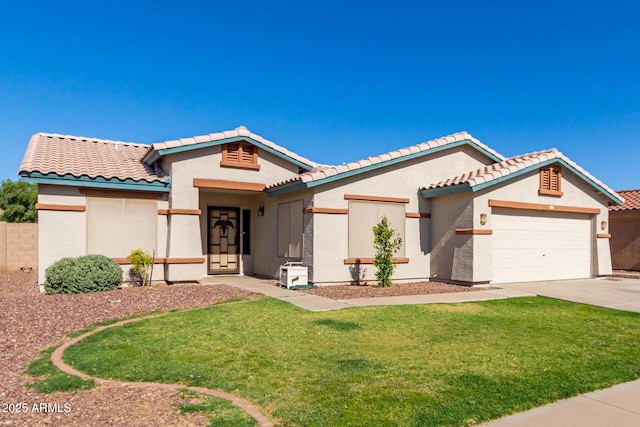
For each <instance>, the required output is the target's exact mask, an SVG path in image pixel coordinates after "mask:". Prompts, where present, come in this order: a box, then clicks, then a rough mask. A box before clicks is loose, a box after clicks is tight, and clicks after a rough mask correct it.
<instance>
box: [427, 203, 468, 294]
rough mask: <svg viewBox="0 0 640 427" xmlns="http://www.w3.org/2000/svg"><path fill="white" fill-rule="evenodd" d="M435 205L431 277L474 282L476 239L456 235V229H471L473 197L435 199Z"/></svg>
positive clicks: (433, 204) (432, 215) (432, 225)
mask: <svg viewBox="0 0 640 427" xmlns="http://www.w3.org/2000/svg"><path fill="white" fill-rule="evenodd" d="M431 206H432V207H431V233H432V234H431V240H432V251H431V260H430V261H431V262H430V266H431V268H430V276H431V278H433V279H434V280H448V281H459V282H471V281H473V270H474V269H473V261H474V259H473V244H474V239H473V237H474V236H472V235H467V234H456V229H465V228H471V225H472V223H473V196H472V194H470V193H463V194H453V195H449V196H443V197H436V198H434V199H432V201H431Z"/></svg>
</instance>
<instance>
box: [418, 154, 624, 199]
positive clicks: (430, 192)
mask: <svg viewBox="0 0 640 427" xmlns="http://www.w3.org/2000/svg"><path fill="white" fill-rule="evenodd" d="M553 163H560V164H561V165H562V166H564V167H565V168H567V169H569V170H570V171H571V172H573V173H574V174H575V175H576V176H578V177H580V178H582V179H583V180H584V181H585V182H587V184H589V185H591V186H592V187H594V188H595V189H596V190H598V191H599V192H601V193H602V194H604V195H605V196H607V197H608V198H609V199H610V200H611V201H613V202H614V203H616V204H618V205H621V204H622V200H620V199H619V198H618V197H616V196H615V195H613V194H612V193H611V192H610V191H608V190H606V189H605V188H603V187H602V186H601V185H600V184H598V183H596V182H595V181H593V180H592V179H590V178H589V177H588V176H586V175H585V174H583V173H582V172H580V171H579V170H578V169H576V168H575V167H573V166H571V165H570V164H569V163H567V162H566V161H565V160H563V159H560V158H557V157H555V158H553V159H549V160H545V161H544V162H540V163H536V164H535V165H531V166H528V167H526V168H524V169H520V170H518V171H516V172H512V173H510V174H509V175H506V176H501V177H500V178H496V179H493V180H491V181H488V182H483V183H481V184H478V185H474V186H473V187H472V186H470V185H469V183H464V184H457V185H451V186H448V187H440V188H431V189H423V190H420V195H421V196H422V197H424V198H425V199H428V198H431V197H438V196H446V195H449V194H457V193H464V192H468V191H472V192H474V193H475V192H477V191H480V190H484V189H485V188H488V187H491V186H493V185H497V184H500V183H502V182H505V181H508V180H510V179H513V178H516V177H518V176H520V175H524V174H526V173H529V172H531V171H532V170H537V169H540V168H542V167H545V166H547V165H550V164H553Z"/></svg>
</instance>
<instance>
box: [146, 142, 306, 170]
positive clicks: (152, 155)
mask: <svg viewBox="0 0 640 427" xmlns="http://www.w3.org/2000/svg"><path fill="white" fill-rule="evenodd" d="M239 141H249V142H251V143H252V144H254V145H255V146H257V147H258V148H260V149H262V150H265V151H267V152H269V153H271V154H273V155H275V156H278V157H280V158H281V159H284V160H286V161H288V162H290V163H293V164H295V165H296V166H299V167H301V168H302V169H304V170H307V171H310V170H312V169H313V165H311V164H307V163H304V162H302V161H300V160H298V159H295V158H293V157H291V156H288V155H287V154H285V153H282V152H280V151H278V150H276V149H274V148H272V147H269V146H268V145H265V144H263V143H262V142H260V141H257V140H255V139H253V138H251V137H250V136H233V137H229V138H223V139H216V140H212V141H205V142H198V143H195V144H189V145H181V146H178V147H171V148H161V149H159V150H156V149H154V148H152V149H151V150H150V151H149V152H148V153H147V154H146V155H145V156H144V157H143V159H142V161H143V162H145V163H147V164H151V163H153V162H155V161H156V160H158V159H159V158H160V157H163V156H166V155H169V154H175V153H182V152H185V151H191V150H198V149H201V148H207V147H214V146H217V145H223V144H229V143H232V142H239Z"/></svg>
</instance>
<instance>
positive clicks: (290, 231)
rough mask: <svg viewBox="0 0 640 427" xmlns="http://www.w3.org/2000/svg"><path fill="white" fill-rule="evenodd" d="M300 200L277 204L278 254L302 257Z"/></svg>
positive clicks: (288, 256) (302, 226)
mask: <svg viewBox="0 0 640 427" xmlns="http://www.w3.org/2000/svg"><path fill="white" fill-rule="evenodd" d="M302 206H303V204H302V200H296V201H295V202H289V203H280V204H279V205H278V256H281V257H285V258H302V234H303V231H304V230H303V228H304V225H303V223H302Z"/></svg>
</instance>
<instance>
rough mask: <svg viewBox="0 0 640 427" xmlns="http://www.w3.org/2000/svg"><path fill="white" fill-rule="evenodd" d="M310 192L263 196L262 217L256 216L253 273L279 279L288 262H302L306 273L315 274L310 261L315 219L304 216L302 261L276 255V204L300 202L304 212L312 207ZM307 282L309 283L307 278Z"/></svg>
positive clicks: (311, 192) (311, 260)
mask: <svg viewBox="0 0 640 427" xmlns="http://www.w3.org/2000/svg"><path fill="white" fill-rule="evenodd" d="M312 197H313V191H311V190H305V191H297V192H295V193H290V194H285V195H282V196H273V197H265V198H264V199H263V200H261V202H264V216H262V217H258V218H257V221H256V226H255V231H256V237H257V239H256V246H255V247H256V255H255V258H254V271H255V273H256V274H257V275H260V276H266V277H274V278H275V277H278V275H279V272H280V266H281V265H282V264H284V263H285V262H287V261H302V262H303V264H304V265H305V266H307V267H310V268H309V274H310V276H312V275H313V274H314V271H315V268H314V267H315V265H312V264H313V262H314V260H313V259H312V258H311V256H312V255H313V249H314V243H315V242H314V241H313V236H314V228H313V227H314V218H313V216H312V215H308V214H303V215H302V220H303V236H302V238H303V241H302V258H291V259H288V258H284V257H281V256H278V253H277V250H276V248H277V245H278V228H277V224H278V205H279V204H281V203H289V202H294V201H298V200H302V205H303V209H304V208H306V207H308V206H310V205H311V199H312ZM310 280H312V279H311V278H310Z"/></svg>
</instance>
